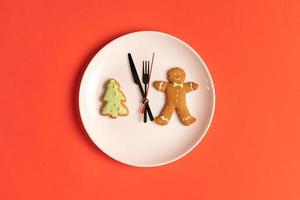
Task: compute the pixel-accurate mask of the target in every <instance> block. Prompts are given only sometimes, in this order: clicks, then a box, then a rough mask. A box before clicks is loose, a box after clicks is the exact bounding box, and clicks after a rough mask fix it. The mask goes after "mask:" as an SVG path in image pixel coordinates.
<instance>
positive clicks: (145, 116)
mask: <svg viewBox="0 0 300 200" xmlns="http://www.w3.org/2000/svg"><path fill="white" fill-rule="evenodd" d="M144 88H145V93H147V84H144ZM147 104H148V103H147V102H146V105H145V106H147ZM146 122H147V112H146V110H145V111H144V123H146Z"/></svg>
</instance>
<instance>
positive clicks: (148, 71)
mask: <svg viewBox="0 0 300 200" xmlns="http://www.w3.org/2000/svg"><path fill="white" fill-rule="evenodd" d="M148 74H150V61H149V60H148Z"/></svg>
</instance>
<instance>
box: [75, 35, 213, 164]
mask: <svg viewBox="0 0 300 200" xmlns="http://www.w3.org/2000/svg"><path fill="white" fill-rule="evenodd" d="M141 33H154V34H160V35H164V36H167V37H170V38H172V39H175V40H176V41H177V42H179V43H181V44H183V45H184V46H186V47H187V48H188V49H189V50H191V51H192V52H193V53H194V54H195V55H196V57H197V58H198V59H199V60H200V62H201V63H202V64H203V67H204V68H205V70H206V73H207V75H208V78H209V81H210V82H211V91H212V98H213V102H212V112H211V116H210V117H209V121H208V124H207V126H206V127H205V129H204V131H203V134H202V135H201V137H200V138H199V139H197V141H196V142H195V144H194V145H193V146H191V147H190V148H188V150H187V151H185V152H184V153H182V154H180V155H178V156H176V157H175V158H173V159H171V160H168V161H165V162H160V163H157V164H137V163H131V162H126V161H123V160H120V159H117V158H114V157H113V156H112V155H110V154H109V153H107V152H105V151H104V149H103V148H101V147H100V146H98V145H97V144H96V143H95V142H94V140H93V139H92V138H91V136H90V134H89V130H88V127H87V125H86V124H85V122H84V120H83V117H82V116H83V114H82V112H83V111H82V109H83V108H82V107H83V105H82V100H81V98H83V97H82V90H83V85H84V84H83V82H86V81H87V77H86V76H87V74H88V71H90V70H91V65H90V63H92V62H93V61H94V59H95V58H96V57H97V55H98V54H100V53H101V52H102V51H103V50H104V49H106V48H107V47H109V46H110V45H111V44H112V43H113V42H116V41H117V40H119V39H121V38H123V37H127V36H129V35H133V34H141ZM78 106H79V107H78V108H79V114H80V119H81V123H82V124H83V127H84V129H85V131H86V134H87V135H88V136H89V138H90V140H91V141H92V142H93V143H94V144H95V145H96V146H97V148H98V149H99V150H101V152H103V153H104V154H105V155H107V156H108V157H110V158H112V159H113V160H116V161H118V162H120V163H123V164H125V165H129V166H133V167H143V168H148V167H160V166H164V165H167V164H170V163H173V162H175V161H177V160H179V159H181V158H183V157H184V156H186V155H187V154H189V153H190V152H191V151H193V150H194V149H195V148H196V146H198V144H199V143H200V142H201V141H202V140H203V138H204V137H205V135H206V134H207V132H208V130H209V128H210V126H211V123H212V121H213V117H214V115H215V108H216V92H215V83H214V81H213V78H212V76H211V73H210V71H209V69H208V67H207V65H206V63H205V62H204V60H203V59H202V57H201V56H200V55H199V54H198V52H197V51H196V50H195V49H193V48H192V47H191V46H190V45H189V44H188V43H186V42H185V41H184V40H182V39H179V38H177V37H175V36H173V35H171V34H169V33H165V32H161V31H152V30H143V31H134V32H130V33H126V34H124V35H121V36H119V37H117V38H114V39H112V40H111V41H109V42H108V43H107V44H106V45H104V46H103V47H102V48H100V49H99V50H98V51H97V53H96V54H94V55H93V57H92V59H91V60H90V61H89V63H88V64H87V66H86V68H85V70H84V72H83V75H82V78H81V80H80V86H79V93H78Z"/></svg>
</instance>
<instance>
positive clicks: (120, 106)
mask: <svg viewBox="0 0 300 200" xmlns="http://www.w3.org/2000/svg"><path fill="white" fill-rule="evenodd" d="M102 101H104V105H103V106H102V108H101V114H102V115H106V116H110V117H112V118H116V117H117V116H126V115H128V108H127V107H126V105H125V102H126V97H125V95H124V93H123V92H122V91H121V89H120V84H119V83H118V82H117V81H116V80H114V79H111V80H109V81H108V83H107V84H106V92H105V95H104V97H103V99H102Z"/></svg>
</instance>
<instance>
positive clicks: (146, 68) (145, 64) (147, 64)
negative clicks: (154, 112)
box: [143, 61, 150, 123]
mask: <svg viewBox="0 0 300 200" xmlns="http://www.w3.org/2000/svg"><path fill="white" fill-rule="evenodd" d="M149 80H150V61H143V83H144V87H145V89H144V90H145V94H146V93H147V89H148V84H149ZM145 101H146V102H145V107H146V106H148V102H147V101H148V100H147V99H145ZM144 122H145V123H146V122H147V112H144Z"/></svg>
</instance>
